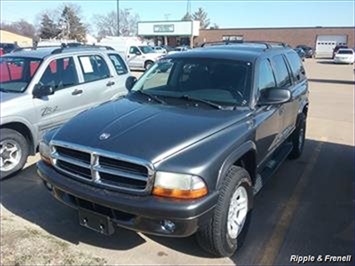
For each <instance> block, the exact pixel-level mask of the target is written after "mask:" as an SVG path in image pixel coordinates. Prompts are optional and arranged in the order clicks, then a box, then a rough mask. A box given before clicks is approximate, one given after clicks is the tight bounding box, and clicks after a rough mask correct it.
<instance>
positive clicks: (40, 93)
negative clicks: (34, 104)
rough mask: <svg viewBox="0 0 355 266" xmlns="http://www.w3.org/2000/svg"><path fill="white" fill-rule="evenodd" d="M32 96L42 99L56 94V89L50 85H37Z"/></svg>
mask: <svg viewBox="0 0 355 266" xmlns="http://www.w3.org/2000/svg"><path fill="white" fill-rule="evenodd" d="M32 94H33V96H34V97H35V98H42V97H44V96H48V95H52V94H54V88H53V87H52V86H49V85H39V84H37V85H35V87H34V88H33V91H32Z"/></svg>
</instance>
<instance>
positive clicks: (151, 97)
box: [135, 90, 166, 104]
mask: <svg viewBox="0 0 355 266" xmlns="http://www.w3.org/2000/svg"><path fill="white" fill-rule="evenodd" d="M135 92H138V93H140V94H142V95H145V96H147V97H149V99H153V100H154V101H156V102H158V103H161V104H166V102H165V101H164V100H162V99H160V98H159V97H158V96H156V95H153V94H150V93H148V92H145V91H143V90H136V91H135Z"/></svg>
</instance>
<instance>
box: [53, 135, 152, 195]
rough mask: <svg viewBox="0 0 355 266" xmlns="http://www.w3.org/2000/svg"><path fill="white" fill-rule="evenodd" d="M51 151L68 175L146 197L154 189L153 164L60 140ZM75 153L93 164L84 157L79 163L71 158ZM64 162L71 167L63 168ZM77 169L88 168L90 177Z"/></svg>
mask: <svg viewBox="0 0 355 266" xmlns="http://www.w3.org/2000/svg"><path fill="white" fill-rule="evenodd" d="M56 147H57V148H58V149H56ZM50 148H51V151H52V153H51V156H52V162H53V165H54V167H55V168H56V169H57V170H58V171H60V172H62V173H64V174H66V175H68V176H71V177H73V178H76V179H79V180H81V181H84V182H87V183H91V184H95V185H97V186H100V187H104V188H108V189H113V190H118V191H127V192H135V193H144V194H146V193H148V192H150V190H151V189H152V185H153V184H152V183H153V181H152V179H153V176H154V168H153V166H152V165H151V164H150V163H149V162H146V161H144V160H140V159H137V158H132V157H129V156H125V155H121V154H116V153H111V152H107V151H103V150H99V149H92V148H89V147H85V146H81V145H76V144H72V143H66V142H59V141H52V142H51V143H50ZM72 154H80V156H81V157H83V156H84V157H86V158H88V159H89V158H90V164H89V161H88V159H87V160H86V161H87V162H88V163H86V162H83V161H82V160H80V158H78V159H77V160H76V158H74V157H73V156H71V155H72ZM101 158H102V159H103V164H100V159H101ZM107 160H110V165H107ZM104 161H105V162H106V163H105V162H104ZM61 162H65V163H66V164H69V168H68V167H66V168H65V169H64V168H62V167H61ZM115 162H116V163H115ZM70 164H71V165H72V169H70ZM75 166H77V167H81V168H85V169H87V171H88V174H89V175H86V174H84V173H83V174H82V175H81V174H78V172H77V170H76V171H75ZM63 167H64V166H63ZM144 169H146V171H145V170H144ZM71 170H72V171H74V172H72V171H71ZM82 171H84V169H83V170H82ZM100 173H101V174H102V176H101V175H100ZM107 175H109V176H107ZM116 178H117V179H116ZM130 180H131V181H130ZM138 184H139V185H138Z"/></svg>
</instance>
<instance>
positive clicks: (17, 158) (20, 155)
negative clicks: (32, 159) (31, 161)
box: [0, 128, 29, 180]
mask: <svg viewBox="0 0 355 266" xmlns="http://www.w3.org/2000/svg"><path fill="white" fill-rule="evenodd" d="M28 154H29V146H28V142H27V140H26V138H25V137H24V136H23V135H22V134H21V133H19V132H18V131H16V130H13V129H8V128H2V129H0V156H1V157H0V180H2V179H4V178H6V177H9V176H11V175H13V174H14V173H16V172H18V171H20V170H21V169H22V168H23V167H24V165H25V163H26V161H27V157H28Z"/></svg>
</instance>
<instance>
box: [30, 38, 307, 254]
mask: <svg viewBox="0 0 355 266" xmlns="http://www.w3.org/2000/svg"><path fill="white" fill-rule="evenodd" d="M126 85H127V89H128V90H129V91H130V92H129V94H128V95H127V96H126V97H124V98H121V99H119V100H116V101H113V102H110V103H107V104H103V105H101V106H99V107H97V108H94V109H91V110H88V111H86V112H83V113H81V114H80V115H78V116H77V117H75V118H74V119H72V120H71V121H69V122H68V123H66V124H65V125H64V126H62V127H60V128H58V129H56V130H52V131H49V132H48V133H47V134H46V135H45V136H44V138H43V141H42V142H41V144H40V153H41V158H42V160H41V161H39V162H38V164H37V166H38V173H39V175H40V177H41V178H42V179H43V181H44V183H45V185H46V187H47V188H48V189H49V190H50V191H51V193H52V194H53V195H54V197H56V198H57V199H58V200H60V201H61V202H63V203H65V204H67V205H69V206H71V207H73V208H75V209H77V210H78V214H79V220H80V224H81V225H83V226H85V227H87V228H90V229H93V230H95V231H97V232H100V233H102V234H112V233H113V231H114V226H115V225H117V226H120V227H124V228H127V229H132V230H136V231H141V232H144V233H148V234H155V235H160V236H170V237H186V236H189V235H192V234H195V233H196V236H197V240H198V242H199V244H200V245H201V247H203V248H204V249H205V250H207V251H208V252H210V253H212V254H214V255H216V256H231V255H232V254H233V253H234V252H235V251H236V249H237V246H240V245H241V243H242V241H243V238H244V237H245V235H246V233H247V228H248V226H249V222H250V217H251V212H250V210H251V209H252V208H253V197H254V195H255V194H256V193H257V192H258V191H259V190H260V188H261V187H262V184H264V183H265V181H266V180H267V179H268V178H269V177H270V176H271V175H272V174H273V173H274V172H275V171H276V169H277V168H278V166H279V165H280V164H281V163H282V162H283V161H284V159H285V158H287V157H288V158H292V159H295V158H298V157H299V156H300V155H301V153H302V150H303V146H304V140H305V130H306V118H307V110H308V83H307V78H306V76H305V72H304V68H303V66H302V61H301V60H300V58H299V56H298V55H297V53H296V52H295V51H293V50H292V49H290V48H288V47H285V46H281V45H280V46H272V45H268V44H267V43H260V44H259V45H257V44H255V43H254V44H253V45H250V46H248V45H247V44H245V43H243V45H241V46H239V47H238V45H220V46H214V47H209V48H201V49H194V50H192V51H190V52H188V53H176V54H173V55H168V56H166V57H165V58H163V59H161V60H160V61H158V62H157V63H156V64H154V65H153V66H152V67H151V68H150V69H149V70H148V71H147V72H145V73H144V74H143V76H142V77H141V78H140V79H139V80H138V81H136V79H135V78H133V77H129V78H128V79H127V82H126Z"/></svg>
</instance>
